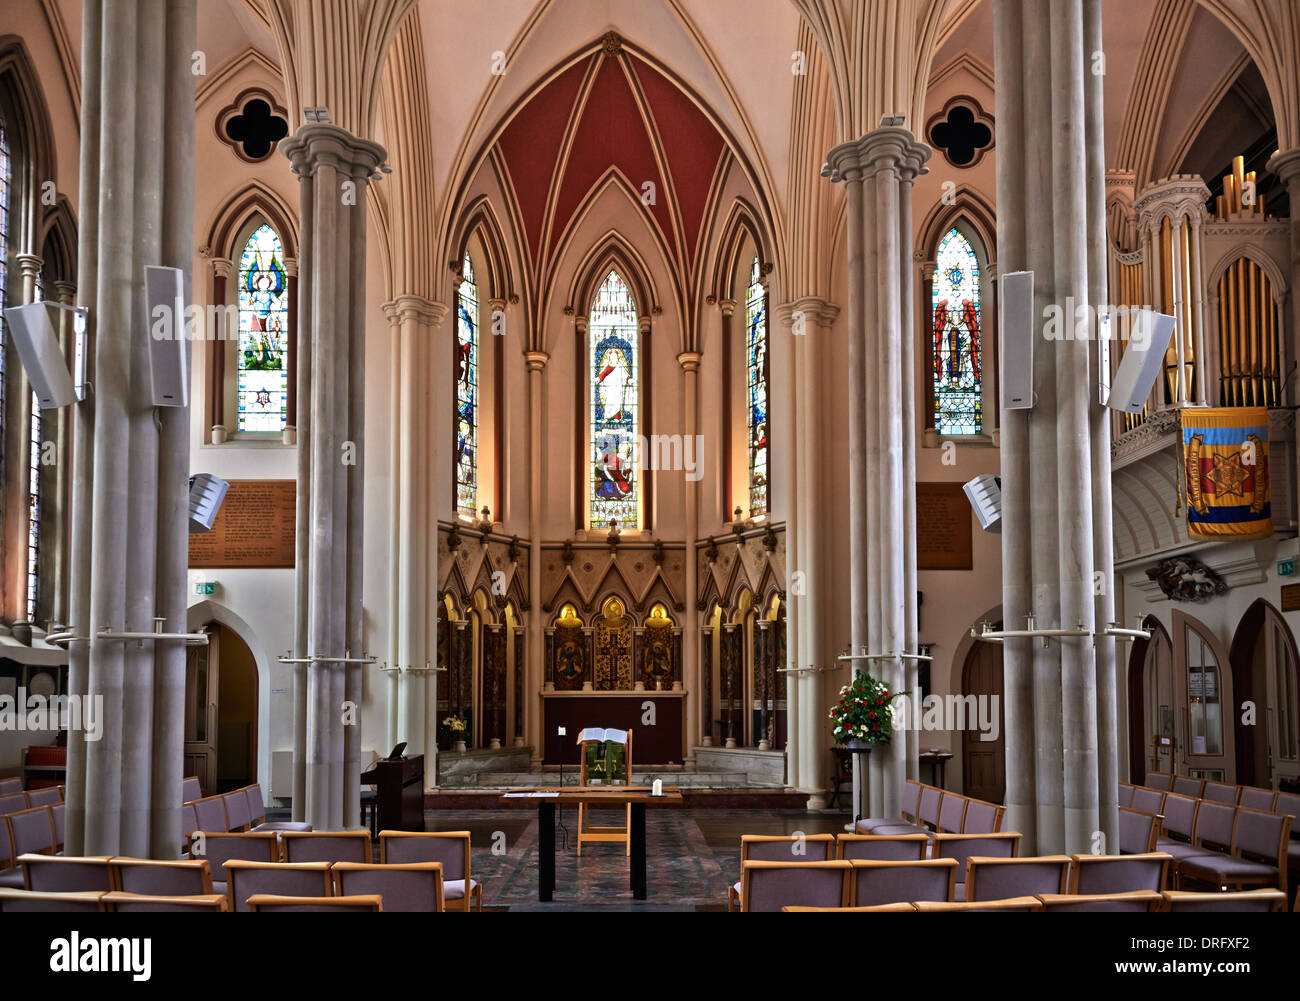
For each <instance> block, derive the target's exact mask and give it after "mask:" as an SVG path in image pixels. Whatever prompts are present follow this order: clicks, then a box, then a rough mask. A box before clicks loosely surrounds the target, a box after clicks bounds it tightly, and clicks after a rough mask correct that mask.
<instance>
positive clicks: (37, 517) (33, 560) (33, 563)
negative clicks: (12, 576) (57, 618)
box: [27, 276, 45, 622]
mask: <svg viewBox="0 0 1300 1001" xmlns="http://www.w3.org/2000/svg"><path fill="white" fill-rule="evenodd" d="M35 298H36V301H37V302H41V301H43V300H44V299H45V283H44V282H43V281H42V280H41V278H40V277H39V276H37V279H36V297H35ZM40 549H41V401H40V399H39V398H38V397H37V396H36V391H35V390H33V391H32V427H31V438H30V441H29V442H28V450H27V621H28V622H35V621H36V591H37V588H38V586H39V583H40V581H39V578H38V576H37V567H38V566H39V561H38V557H39V555H40Z"/></svg>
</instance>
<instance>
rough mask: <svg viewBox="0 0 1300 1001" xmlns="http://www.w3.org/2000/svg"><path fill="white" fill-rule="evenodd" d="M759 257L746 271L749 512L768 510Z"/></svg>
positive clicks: (763, 293)
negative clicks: (747, 288)
mask: <svg viewBox="0 0 1300 1001" xmlns="http://www.w3.org/2000/svg"><path fill="white" fill-rule="evenodd" d="M759 278H760V274H759V269H758V258H757V257H755V258H754V263H753V265H752V266H751V267H750V270H749V290H748V292H747V293H746V294H745V331H746V333H745V369H746V376H747V378H746V383H747V385H748V387H749V388H748V398H747V399H748V404H749V513H750V516H751V517H753V516H755V515H759V514H763V513H765V512H766V511H767V468H768V467H767V453H768V448H767V443H768V433H767V289H765V288H764V287H763V283H762V282H761V281H760V280H759Z"/></svg>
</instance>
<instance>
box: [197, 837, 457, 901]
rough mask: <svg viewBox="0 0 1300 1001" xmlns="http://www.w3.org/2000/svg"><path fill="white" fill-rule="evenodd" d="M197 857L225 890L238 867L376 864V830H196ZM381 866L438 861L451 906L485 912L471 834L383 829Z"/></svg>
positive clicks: (216, 887) (380, 849) (221, 888)
mask: <svg viewBox="0 0 1300 1001" xmlns="http://www.w3.org/2000/svg"><path fill="white" fill-rule="evenodd" d="M191 847H192V848H193V849H194V851H193V853H192V854H193V857H194V858H199V859H202V860H203V861H205V862H206V863H207V864H208V865H209V866H210V867H211V871H212V879H213V886H214V887H215V889H217V890H218V891H225V889H226V883H227V881H228V875H227V873H228V870H229V867H230V865H231V864H232V863H235V862H251V863H258V864H263V865H285V864H288V865H296V864H302V863H312V862H350V863H356V864H363V865H367V864H370V863H371V861H372V850H371V841H370V832H369V831H366V830H360V831H233V832H227V831H196V832H195V833H194V836H193V838H192V839H191ZM379 862H380V864H385V865H393V864H399V865H405V864H411V863H420V862H438V863H440V864H441V866H442V874H443V877H444V895H445V897H446V900H447V904H448V906H449V907H451V908H453V909H457V910H469V909H470V907H471V906H474V907H475V908H476V909H477V910H480V911H481V910H482V909H483V884H482V883H481V882H480V881H479V880H476V879H474V878H473V877H472V876H471V874H470V833H469V831H424V832H414V831H381V832H380V834H379Z"/></svg>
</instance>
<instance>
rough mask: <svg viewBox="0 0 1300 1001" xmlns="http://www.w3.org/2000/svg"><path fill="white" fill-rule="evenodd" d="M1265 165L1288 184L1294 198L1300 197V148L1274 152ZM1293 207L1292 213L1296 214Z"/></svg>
mask: <svg viewBox="0 0 1300 1001" xmlns="http://www.w3.org/2000/svg"><path fill="white" fill-rule="evenodd" d="M1265 166H1266V167H1267V168H1268V170H1269V172H1270V173H1273V174H1276V175H1277V176H1278V179H1279V180H1281V182H1282V183H1283V184H1285V185H1286V187H1287V190H1288V191H1289V192H1291V197H1292V199H1295V198H1300V149H1289V150H1286V151H1285V152H1282V153H1274V154H1273V156H1272V158H1271V159H1270V160H1269V161H1268V163H1267V164H1265ZM1292 208H1293V211H1292V215H1294V214H1295V212H1294V206H1293V207H1292Z"/></svg>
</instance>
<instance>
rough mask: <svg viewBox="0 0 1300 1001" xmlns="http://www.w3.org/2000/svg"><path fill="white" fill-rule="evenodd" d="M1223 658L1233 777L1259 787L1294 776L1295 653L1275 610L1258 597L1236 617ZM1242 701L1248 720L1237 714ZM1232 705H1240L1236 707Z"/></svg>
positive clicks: (1299, 714) (1298, 770)
mask: <svg viewBox="0 0 1300 1001" xmlns="http://www.w3.org/2000/svg"><path fill="white" fill-rule="evenodd" d="M1228 660H1229V662H1230V663H1231V664H1232V687H1233V691H1234V692H1235V694H1236V698H1235V700H1234V707H1233V713H1232V718H1233V731H1234V744H1235V749H1236V755H1237V781H1238V782H1239V783H1241V784H1242V785H1255V786H1262V787H1264V788H1276V787H1277V785H1278V783H1279V782H1280V781H1282V780H1292V781H1294V780H1295V779H1296V778H1297V777H1300V733H1298V732H1297V731H1298V727H1297V723H1298V722H1300V703H1298V702H1297V694H1298V693H1297V678H1296V674H1297V668H1298V667H1300V655H1297V652H1296V643H1295V637H1294V636H1292V634H1291V630H1290V629H1289V628H1288V627H1287V624H1286V622H1285V621H1284V620H1283V618H1282V615H1281V613H1279V612H1278V610H1277V609H1276V608H1274V607H1273V606H1272V605H1270V604H1269V603H1268V602H1267V601H1265V600H1264V599H1263V598H1260V599H1258V600H1256V601H1255V603H1254V604H1252V605H1251V606H1250V607H1249V608H1248V609H1246V613H1245V614H1244V615H1243V616H1242V617H1241V621H1240V622H1239V623H1237V631H1236V632H1235V633H1234V635H1233V637H1232V647H1231V650H1230V651H1229V654H1228ZM1247 703H1250V704H1251V707H1252V708H1251V711H1252V712H1253V714H1254V719H1253V723H1252V724H1246V723H1243V722H1242V718H1241V713H1245V712H1246V711H1247V708H1246V704H1247ZM1237 707H1242V708H1241V713H1238V712H1237V711H1236V709H1237Z"/></svg>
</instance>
